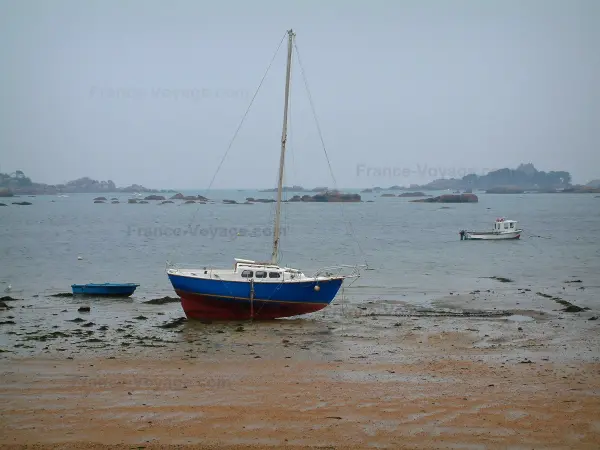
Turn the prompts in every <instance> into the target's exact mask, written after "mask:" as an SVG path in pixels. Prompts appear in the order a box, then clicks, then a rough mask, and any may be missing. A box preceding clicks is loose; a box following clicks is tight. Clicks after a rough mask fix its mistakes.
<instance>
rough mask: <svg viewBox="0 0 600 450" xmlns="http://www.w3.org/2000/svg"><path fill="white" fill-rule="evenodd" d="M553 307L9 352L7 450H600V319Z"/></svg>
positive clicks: (272, 325)
mask: <svg viewBox="0 0 600 450" xmlns="http://www.w3.org/2000/svg"><path fill="white" fill-rule="evenodd" d="M527 295H529V297H528V296H527ZM527 295H523V296H522V297H521V298H518V299H517V300H518V303H519V304H520V305H521V306H522V305H523V304H525V305H527V304H532V303H531V302H533V301H535V302H538V299H540V297H539V296H535V295H534V294H531V293H527ZM528 298H529V299H530V300H531V301H530V302H528V301H527V299H528ZM541 300H544V301H543V302H541V303H539V302H538V303H536V305H537V306H536V308H535V309H533V308H531V309H527V308H524V309H520V310H517V309H515V310H513V311H512V312H511V314H512V315H510V316H508V317H506V316H497V317H494V316H493V315H491V316H489V317H486V316H485V315H483V314H482V316H481V317H476V316H475V317H467V316H464V315H463V316H453V315H452V314H450V315H447V316H435V315H432V314H426V313H420V314H419V313H417V312H414V311H413V312H412V314H408V313H406V314H400V313H398V311H397V308H396V309H394V310H393V311H392V310H390V308H383V309H382V308H381V305H367V306H361V307H360V308H356V309H355V310H354V311H355V312H358V313H356V314H354V313H353V315H349V314H347V315H346V319H345V320H341V319H340V318H339V317H338V318H337V319H336V320H333V321H326V320H323V319H298V320H283V321H275V322H267V323H258V322H256V323H235V324H202V323H198V322H183V321H182V323H181V324H180V325H178V326H174V327H173V328H170V329H168V330H166V331H164V333H170V334H167V335H161V336H162V338H155V339H152V340H150V339H149V338H148V337H147V338H146V340H143V339H140V338H139V336H138V337H137V338H136V340H134V341H132V343H131V345H123V342H121V343H119V342H117V341H115V342H108V343H102V342H101V339H98V340H97V342H92V343H89V342H83V343H82V344H81V345H80V346H79V348H78V347H77V346H71V347H68V348H67V349H65V348H62V349H61V346H64V343H60V342H56V343H54V341H53V342H51V343H49V341H48V340H46V341H45V342H43V343H42V344H41V345H45V346H46V347H45V349H46V350H45V351H44V352H39V353H38V354H36V355H31V354H17V353H16V352H6V351H5V352H4V353H2V359H1V360H0V373H1V374H2V376H1V378H0V380H1V381H0V397H1V398H2V402H1V406H0V417H1V418H0V430H1V433H0V435H1V436H2V438H1V444H2V448H6V449H9V448H15V449H17V448H61V449H62V448H73V449H75V448H77V449H79V448H145V449H153V448H156V449H158V448H232V449H233V448H251V447H253V446H254V447H256V448H264V447H276V448H294V449H299V448H394V449H396V448H469V449H480V448H481V449H496V448H498V449H500V448H502V449H504V448H514V449H521V448H523V449H525V448H536V449H538V448H551V449H559V448H560V449H562V448H565V449H573V448H582V449H587V448H589V449H596V448H599V447H600V360H599V359H598V351H599V349H600V346H599V345H598V344H599V343H600V333H599V331H600V320H594V318H595V317H596V316H597V315H596V314H595V313H594V311H591V310H589V311H582V312H578V313H575V314H573V313H567V312H563V311H561V310H560V309H558V308H556V306H557V305H556V303H555V302H552V301H545V299H544V298H543V297H542V298H541ZM471 301H473V296H468V295H463V296H459V295H453V296H448V297H447V298H441V299H439V300H438V301H437V302H436V307H437V312H436V313H435V314H439V311H441V310H442V308H445V310H448V307H449V306H450V305H453V306H454V307H455V308H456V309H462V310H465V309H466V308H467V307H468V304H469V302H471ZM486 302H487V303H486V306H488V307H489V309H490V310H492V311H493V308H494V306H493V305H494V297H493V295H491V294H490V295H488V297H487V298H486ZM503 302H504V303H506V300H505V299H503ZM558 306H560V305H558ZM459 307H460V308H459ZM406 311H408V312H410V311H409V310H408V309H405V312H406ZM83 325H85V324H83ZM83 325H80V324H76V325H74V326H77V327H83ZM104 328H106V327H104ZM95 335H97V336H98V335H99V334H98V333H96V334H95ZM100 335H101V334H100ZM168 336H170V338H168ZM109 341H111V340H109ZM94 346H95V347H94ZM61 350H62V351H61Z"/></svg>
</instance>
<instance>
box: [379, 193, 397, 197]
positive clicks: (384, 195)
mask: <svg viewBox="0 0 600 450" xmlns="http://www.w3.org/2000/svg"><path fill="white" fill-rule="evenodd" d="M381 196H382V197H395V196H396V194H381Z"/></svg>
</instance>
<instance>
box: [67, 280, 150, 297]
mask: <svg viewBox="0 0 600 450" xmlns="http://www.w3.org/2000/svg"><path fill="white" fill-rule="evenodd" d="M138 286H139V284H135V283H102V284H95V283H89V284H72V285H71V288H72V289H73V294H81V295H101V296H110V297H129V296H130V295H131V294H133V293H134V291H135V288H137V287H138Z"/></svg>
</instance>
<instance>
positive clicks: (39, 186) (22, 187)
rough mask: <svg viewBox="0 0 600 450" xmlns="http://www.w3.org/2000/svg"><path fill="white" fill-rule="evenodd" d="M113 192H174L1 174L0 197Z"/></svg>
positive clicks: (88, 181) (93, 181)
mask: <svg viewBox="0 0 600 450" xmlns="http://www.w3.org/2000/svg"><path fill="white" fill-rule="evenodd" d="M113 192H126V193H127V192H129V193H133V192H157V193H158V192H165V193H166V192H174V191H172V190H157V189H148V188H146V187H144V186H141V185H139V184H132V185H131V186H127V187H121V188H119V187H117V186H115V183H114V182H113V181H111V180H108V181H98V180H93V179H91V178H88V177H83V178H79V179H77V180H73V181H69V182H68V183H65V184H54V185H53V184H44V183H34V182H33V181H31V179H30V178H29V177H27V176H25V174H24V173H23V172H22V171H21V170H17V171H16V172H14V173H12V174H8V173H0V197H12V196H13V195H53V194H81V193H91V194H102V193H113Z"/></svg>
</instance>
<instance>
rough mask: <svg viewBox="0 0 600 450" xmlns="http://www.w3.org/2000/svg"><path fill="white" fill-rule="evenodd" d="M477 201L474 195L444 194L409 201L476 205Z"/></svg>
mask: <svg viewBox="0 0 600 450" xmlns="http://www.w3.org/2000/svg"><path fill="white" fill-rule="evenodd" d="M478 201H479V199H478V198H477V196H476V195H475V194H446V195H440V196H439V197H430V198H421V199H418V200H411V202H415V203H477V202H478Z"/></svg>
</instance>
